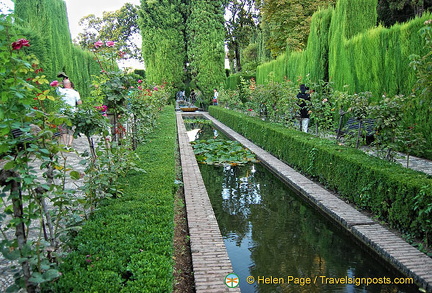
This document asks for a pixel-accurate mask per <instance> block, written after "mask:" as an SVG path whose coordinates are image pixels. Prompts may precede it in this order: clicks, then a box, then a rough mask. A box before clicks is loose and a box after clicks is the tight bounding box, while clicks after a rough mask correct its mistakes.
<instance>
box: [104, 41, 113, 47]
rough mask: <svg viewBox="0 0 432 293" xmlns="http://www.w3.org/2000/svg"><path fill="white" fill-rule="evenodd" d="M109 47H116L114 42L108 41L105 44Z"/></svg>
mask: <svg viewBox="0 0 432 293" xmlns="http://www.w3.org/2000/svg"><path fill="white" fill-rule="evenodd" d="M105 45H106V46H107V47H114V45H115V43H114V42H113V41H108V42H106V43H105Z"/></svg>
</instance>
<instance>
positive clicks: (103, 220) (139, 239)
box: [53, 107, 176, 292]
mask: <svg viewBox="0 0 432 293" xmlns="http://www.w3.org/2000/svg"><path fill="white" fill-rule="evenodd" d="M175 148H176V126H175V115H174V111H173V109H172V108H171V107H167V108H166V109H165V110H164V111H163V112H162V113H161V116H160V118H159V119H158V122H157V127H156V132H153V133H152V134H151V135H149V136H148V137H147V141H146V143H145V144H144V145H141V146H139V147H138V149H137V151H136V152H137V154H138V156H139V161H138V165H139V167H141V168H142V169H143V170H144V171H145V172H136V171H133V172H131V173H129V174H128V176H127V177H126V178H124V179H122V183H123V184H124V185H125V186H126V187H125V188H124V190H123V196H122V197H120V198H117V199H108V200H106V201H105V202H104V203H103V204H102V205H101V207H100V208H99V209H98V210H97V211H95V213H94V215H93V216H92V218H91V219H90V220H89V221H88V222H86V224H85V225H84V226H83V228H82V230H81V231H80V233H79V234H78V236H77V237H76V238H75V239H74V241H73V243H72V245H71V248H72V252H71V253H70V254H69V255H68V257H67V258H66V259H65V261H64V263H63V264H62V266H61V272H62V274H63V275H62V277H61V278H60V279H59V281H58V282H57V283H55V284H53V289H54V291H55V292H171V291H172V280H173V279H172V265H173V263H172V251H173V247H172V245H173V244H172V241H173V213H174V212H173V205H174V203H173V201H174V199H173V198H174V197H173V192H174V190H175V189H174V180H175V157H174V153H175Z"/></svg>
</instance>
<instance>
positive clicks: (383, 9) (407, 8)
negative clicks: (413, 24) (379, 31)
mask: <svg viewBox="0 0 432 293" xmlns="http://www.w3.org/2000/svg"><path fill="white" fill-rule="evenodd" d="M431 10H432V0H379V2H378V8H377V12H378V21H379V22H381V23H382V24H384V25H385V26H387V27H389V26H392V25H393V24H395V23H396V22H399V23H401V22H405V21H407V20H409V19H412V18H414V17H415V16H420V15H422V13H423V12H425V11H431Z"/></svg>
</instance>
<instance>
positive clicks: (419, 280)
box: [178, 112, 432, 292]
mask: <svg viewBox="0 0 432 293" xmlns="http://www.w3.org/2000/svg"><path fill="white" fill-rule="evenodd" d="M178 115H179V116H181V115H182V114H178ZM183 115H185V114H184V113H183ZM186 115H194V116H197V115H202V116H204V117H205V118H207V119H209V120H211V121H212V122H213V123H214V125H215V126H216V127H217V128H219V129H220V130H221V131H222V132H224V133H225V134H226V135H227V136H228V137H230V138H231V139H234V140H237V141H239V142H240V143H242V144H243V145H244V146H245V147H247V148H248V149H250V150H251V151H252V152H254V153H255V154H256V155H257V157H258V159H259V160H260V161H261V163H262V164H264V165H265V166H266V167H268V168H269V169H270V170H272V172H274V173H275V174H276V175H277V176H278V177H279V178H280V179H281V180H283V181H284V182H286V183H287V184H289V185H290V186H292V187H293V188H294V189H295V190H296V191H298V192H299V193H300V194H301V195H302V196H303V197H304V198H305V199H307V200H308V201H309V202H310V203H311V204H313V205H315V206H316V207H317V208H318V209H319V210H321V211H322V212H323V213H324V214H325V215H327V216H328V217H329V218H331V219H332V220H333V221H335V222H336V223H338V224H340V225H341V226H342V227H343V228H344V229H345V230H346V231H347V232H348V233H350V234H351V235H352V236H354V237H355V239H356V240H357V241H358V242H360V243H362V244H363V245H364V246H366V247H368V248H370V249H371V250H372V251H373V252H374V253H376V254H377V255H378V256H379V257H381V258H382V259H383V260H385V261H386V262H387V263H388V264H390V265H391V266H392V267H393V268H394V269H396V270H398V271H400V272H401V273H402V274H404V275H405V276H407V277H410V278H413V279H414V281H415V282H416V284H417V285H419V286H420V287H422V288H423V289H425V290H426V291H427V292H432V259H431V258H430V257H428V256H427V255H425V254H424V253H422V252H420V251H419V250H417V249H416V248H414V247H412V246H411V245H409V244H408V243H407V242H405V241H404V240H403V239H402V238H400V237H399V236H397V235H396V234H394V233H393V232H391V231H389V230H388V229H386V228H385V227H383V226H382V225H380V224H379V223H377V222H375V221H374V220H373V219H371V218H369V217H368V216H366V215H364V214H362V213H361V212H360V211H358V210H356V209H355V208H353V207H352V206H351V205H349V204H347V203H346V202H344V201H343V200H341V199H340V198H338V197H337V196H335V195H334V194H332V193H331V192H329V191H328V190H326V189H324V188H322V187H321V186H320V185H318V184H316V183H314V182H313V181H311V180H309V179H308V178H306V177H305V176H303V175H301V174H300V173H298V172H297V171H295V170H294V169H292V168H291V167H289V166H288V165H287V164H285V163H283V162H282V161H281V160H279V159H277V158H276V157H274V156H273V155H271V154H269V153H268V152H266V151H264V150H263V149H261V148H260V147H258V146H256V145H255V144H253V143H252V142H250V141H249V140H247V139H246V138H245V137H243V136H241V135H239V134H238V133H236V132H235V131H233V130H232V129H231V128H229V127H227V126H225V125H224V124H222V123H221V122H219V121H217V120H216V119H214V118H213V117H211V116H210V115H209V114H208V113H205V112H197V113H190V114H189V113H188V114H186ZM179 116H178V117H179ZM178 123H179V136H180V135H183V134H182V132H185V129H183V128H182V129H180V127H181V126H182V125H183V126H182V127H184V124H183V119H180V120H178ZM185 135H186V134H184V136H185ZM187 145H188V146H189V148H190V144H189V143H187ZM181 148H183V146H181V147H180V149H181ZM185 159H190V158H185ZM193 160H194V161H195V164H196V160H195V158H193ZM197 168H198V166H197ZM184 171H185V170H184ZM186 171H187V170H186ZM193 176H195V175H193ZM196 176H198V177H199V178H201V175H200V174H199V171H198V174H196ZM189 178H190V177H186V178H184V180H185V189H186V182H187V180H189ZM190 179H191V180H195V179H192V178H190ZM189 184H191V183H189ZM192 184H194V183H192ZM204 188H205V187H204ZM185 192H186V190H185ZM192 192H193V191H192ZM198 192H200V191H198ZM205 194H206V195H205V196H206V199H205V200H204V199H202V200H201V202H200V204H201V205H202V206H201V207H196V206H189V202H190V203H192V202H191V201H189V202H188V201H186V208H187V212H188V220H189V221H191V220H192V223H191V222H189V225H191V224H192V225H196V224H194V223H193V219H192V217H193V216H192V215H189V210H190V209H191V210H192V211H193V212H194V213H196V211H194V210H195V209H196V208H198V209H200V208H201V209H211V206H210V207H205V206H204V205H206V204H209V205H210V201H209V200H208V196H207V192H206V191H205ZM192 204H194V203H192ZM198 216H199V215H198ZM199 217H203V216H199ZM206 217H207V218H210V217H212V218H213V217H214V215H213V214H212V215H211V216H210V215H207V216H206ZM196 220H199V219H196ZM196 220H195V221H196ZM203 224H204V223H203ZM204 225H205V224H204ZM213 225H214V224H213ZM216 226H217V223H216ZM190 227H191V226H190ZM195 227H196V226H192V229H191V231H190V233H191V242H192V237H194V239H195V241H200V239H199V238H197V236H196V235H193V234H194V233H195V232H197V229H196V228H195ZM201 227H202V226H201ZM204 227H205V226H204ZM209 229H210V228H205V229H204V230H202V231H208V230H209ZM199 230H201V228H200V229H199ZM198 234H201V232H200V233H198ZM217 236H218V239H219V237H220V232H219V230H217ZM206 241H207V240H206ZM221 241H222V240H221ZM206 243H208V242H202V243H201V244H199V245H201V247H202V246H205V245H210V246H211V248H210V249H209V250H210V251H213V250H215V249H213V248H219V247H220V248H221V247H222V246H221V245H220V244H219V243H216V244H215V243H213V242H210V243H208V244H206ZM222 244H223V242H222ZM194 245H198V243H195V244H194ZM194 249H195V248H194V246H192V250H194ZM195 254H196V253H195ZM225 254H226V253H225ZM224 257H225V256H224ZM192 258H193V259H194V251H192ZM228 262H229V260H228ZM193 265H194V270H195V260H193ZM207 270H208V271H210V272H211V271H214V269H213V264H212V263H209V264H208V265H207ZM198 273H199V271H198ZM195 277H197V275H195ZM195 281H196V282H197V281H199V279H196V280H195ZM197 285H198V284H197ZM197 288H198V287H197ZM197 292H206V291H199V290H197ZM214 292H216V291H214Z"/></svg>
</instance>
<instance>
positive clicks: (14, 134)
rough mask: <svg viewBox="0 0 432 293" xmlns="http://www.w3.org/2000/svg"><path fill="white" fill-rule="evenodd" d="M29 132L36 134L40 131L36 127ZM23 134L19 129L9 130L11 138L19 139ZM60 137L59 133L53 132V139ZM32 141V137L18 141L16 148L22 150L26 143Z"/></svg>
mask: <svg viewBox="0 0 432 293" xmlns="http://www.w3.org/2000/svg"><path fill="white" fill-rule="evenodd" d="M30 131H31V132H32V133H37V132H39V131H40V128H39V127H37V126H35V128H32V129H31V130H30ZM24 134H25V133H24V131H22V130H21V129H19V128H15V129H12V130H11V135H12V137H13V138H17V139H20V137H21V136H23V135H24ZM60 135H61V133H60V132H55V133H54V134H53V138H56V137H59V136H60ZM33 140H34V136H31V137H26V138H23V139H20V144H19V145H18V148H20V149H21V148H23V147H24V145H25V144H26V143H29V142H31V141H33Z"/></svg>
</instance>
